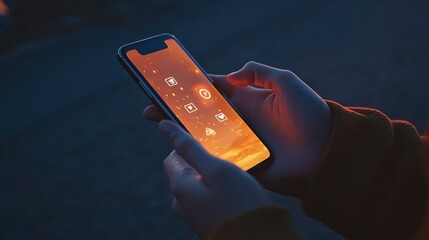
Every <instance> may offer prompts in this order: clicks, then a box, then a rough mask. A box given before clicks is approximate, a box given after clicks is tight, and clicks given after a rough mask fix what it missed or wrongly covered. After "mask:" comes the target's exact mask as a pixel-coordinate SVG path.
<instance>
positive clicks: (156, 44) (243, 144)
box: [118, 34, 270, 171]
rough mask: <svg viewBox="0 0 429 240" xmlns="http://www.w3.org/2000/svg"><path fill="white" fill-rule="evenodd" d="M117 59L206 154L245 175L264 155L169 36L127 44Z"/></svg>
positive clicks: (266, 155) (204, 75)
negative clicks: (227, 163)
mask: <svg viewBox="0 0 429 240" xmlns="http://www.w3.org/2000/svg"><path fill="white" fill-rule="evenodd" d="M118 59H119V61H120V62H121V63H122V65H123V66H124V67H125V68H126V69H127V71H128V72H129V73H130V74H131V76H132V77H133V78H134V80H135V81H136V82H137V84H138V85H139V86H140V87H141V89H142V90H143V91H144V92H145V93H146V94H147V95H148V96H149V98H150V99H151V101H152V102H153V103H154V104H156V105H158V106H159V107H160V108H161V109H162V110H163V111H164V112H165V113H166V115H167V116H168V117H169V118H170V119H171V120H173V121H175V122H176V123H178V124H179V125H180V126H182V127H183V128H184V129H185V130H186V131H188V132H189V133H190V134H191V135H192V136H193V137H194V138H195V139H196V140H198V141H199V142H200V143H201V145H202V146H203V147H204V148H205V149H206V150H207V151H208V152H209V153H210V154H212V155H214V156H216V157H218V158H221V159H224V160H227V161H230V162H232V163H234V164H235V165H237V166H238V167H240V168H241V169H243V170H244V171H247V170H250V169H252V168H254V167H255V166H257V165H260V164H261V163H262V162H264V161H265V160H267V159H268V158H269V157H270V151H269V150H268V148H267V147H266V145H265V144H264V143H263V142H262V141H261V139H260V138H259V137H258V136H257V135H256V134H255V133H254V132H253V131H252V129H251V128H250V127H249V126H248V125H247V124H246V122H245V121H244V120H243V118H242V117H241V115H240V114H239V113H238V111H237V110H236V109H235V108H234V107H233V106H232V104H231V103H230V102H229V100H228V99H227V98H226V97H225V96H224V95H223V94H222V93H221V92H220V91H219V90H218V89H216V88H215V86H214V85H213V80H211V79H210V77H209V76H208V74H207V73H206V72H205V71H204V70H203V69H202V68H201V67H200V65H199V64H198V63H197V62H196V61H195V60H194V59H193V58H192V57H191V55H190V54H189V53H188V51H187V50H186V49H185V48H184V47H183V46H182V44H181V43H180V42H179V41H178V40H177V39H176V37H174V36H173V35H171V34H161V35H157V36H154V37H151V38H147V39H144V40H141V41H137V42H134V43H130V44H127V45H125V46H122V47H121V48H119V50H118Z"/></svg>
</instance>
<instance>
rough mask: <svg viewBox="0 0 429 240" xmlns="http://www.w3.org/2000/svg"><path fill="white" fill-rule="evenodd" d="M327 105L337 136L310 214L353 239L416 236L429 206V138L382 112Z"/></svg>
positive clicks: (308, 206) (307, 202) (317, 179)
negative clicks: (427, 142)
mask: <svg viewBox="0 0 429 240" xmlns="http://www.w3.org/2000/svg"><path fill="white" fill-rule="evenodd" d="M327 103H328V104H329V106H330V108H331V110H332V113H333V122H332V131H331V137H330V140H329V143H328V145H327V148H326V150H325V154H324V156H323V159H322V160H321V162H320V165H319V167H318V169H317V171H316V173H315V175H314V177H313V178H312V179H311V183H310V186H309V189H308V192H307V195H306V197H305V198H304V200H303V207H304V210H305V212H306V213H307V214H308V215H310V216H312V217H314V218H316V219H318V220H320V221H322V222H324V223H325V224H326V225H328V226H330V227H331V228H332V229H334V230H336V231H337V232H338V233H340V234H342V235H343V236H345V237H347V238H350V239H412V238H413V237H414V236H415V235H416V233H417V232H418V229H419V227H421V224H422V219H423V218H424V214H425V211H424V210H425V207H426V205H427V192H428V191H427V190H428V189H427V179H425V176H424V172H425V170H426V165H425V161H426V162H427V158H428V156H427V155H424V154H423V152H424V149H425V147H424V146H423V144H424V141H423V139H421V138H420V137H419V134H418V133H417V131H416V129H415V128H414V127H413V126H412V125H411V124H409V123H407V122H404V121H391V120H390V119H389V118H388V117H387V116H385V115H384V114H383V113H381V112H379V111H377V110H372V109H366V108H345V107H342V106H341V105H339V104H337V103H335V102H331V101H327Z"/></svg>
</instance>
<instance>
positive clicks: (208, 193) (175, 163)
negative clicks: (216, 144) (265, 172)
mask: <svg viewBox="0 0 429 240" xmlns="http://www.w3.org/2000/svg"><path fill="white" fill-rule="evenodd" d="M159 128H160V130H161V132H162V133H163V135H165V136H166V137H167V139H168V141H169V142H170V143H171V144H172V145H173V146H174V148H175V150H174V151H173V152H172V153H171V154H170V155H169V156H168V157H167V158H166V159H165V161H164V169H165V172H166V174H167V176H168V180H169V183H170V188H171V191H172V193H173V195H174V200H173V210H174V211H175V213H176V214H177V215H178V216H179V217H181V218H182V219H183V220H184V221H185V222H186V223H187V224H188V225H189V226H190V228H191V229H192V230H193V231H194V232H195V233H196V234H197V235H199V236H200V237H207V236H208V235H209V234H210V232H211V231H212V230H213V229H214V228H215V227H216V226H217V225H218V224H220V223H221V222H222V221H224V220H226V219H228V218H231V217H234V216H237V215H239V214H241V213H244V212H246V211H248V210H250V209H254V208H258V207H262V206H266V205H269V204H270V203H271V200H270V198H269V197H268V194H267V193H266V191H265V190H264V189H263V188H262V186H261V185H259V183H258V182H257V181H256V180H255V179H254V178H253V177H252V176H250V175H249V174H248V173H246V172H244V171H242V170H241V169H239V168H238V167H236V166H235V165H234V164H232V163H229V162H227V161H224V160H221V159H218V158H216V157H214V156H212V155H210V154H209V153H208V152H207V151H206V150H204V148H203V147H202V146H201V145H200V144H199V143H198V142H197V141H196V140H195V139H194V138H193V137H191V136H190V135H189V134H188V133H187V132H186V131H184V130H183V129H182V128H180V127H179V126H178V125H176V124H175V123H173V122H172V121H169V120H163V121H161V122H160V124H159Z"/></svg>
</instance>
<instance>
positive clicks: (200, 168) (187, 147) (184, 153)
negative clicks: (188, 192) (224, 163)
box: [159, 120, 220, 176]
mask: <svg viewBox="0 0 429 240" xmlns="http://www.w3.org/2000/svg"><path fill="white" fill-rule="evenodd" d="M159 129H160V130H161V132H162V134H163V135H164V136H166V137H167V139H168V141H169V142H170V143H171V144H172V145H173V147H174V148H175V150H176V152H177V153H178V154H179V155H180V156H181V157H182V158H183V159H184V160H185V161H186V162H187V163H188V164H189V165H190V166H192V167H193V168H194V169H195V170H197V172H199V173H200V174H201V175H203V176H204V175H206V174H207V173H209V171H210V169H214V168H215V167H216V166H217V165H218V164H219V162H220V161H218V160H217V159H216V158H214V157H213V156H212V155H210V154H209V153H208V152H207V151H206V150H205V149H204V148H203V147H202V146H201V145H200V144H199V143H198V142H197V140H195V139H194V138H193V137H192V136H191V135H189V133H187V132H186V131H185V130H183V129H182V128H181V127H179V126H178V125H177V124H175V123H173V122H172V121H169V120H162V121H161V122H160V123H159Z"/></svg>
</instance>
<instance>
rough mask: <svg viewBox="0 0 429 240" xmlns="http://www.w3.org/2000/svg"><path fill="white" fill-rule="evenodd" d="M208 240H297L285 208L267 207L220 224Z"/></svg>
mask: <svg viewBox="0 0 429 240" xmlns="http://www.w3.org/2000/svg"><path fill="white" fill-rule="evenodd" d="M208 239H209V240H218V239H219V240H240V239H245V240H261V239H269V240H298V239H300V238H299V237H298V235H297V234H296V232H295V231H294V229H293V227H292V224H291V223H290V221H289V217H288V214H287V210H286V209H285V208H281V207H276V206H268V207H263V208H258V209H254V210H252V211H249V212H246V213H243V214H241V215H239V216H237V217H235V218H231V219H229V220H227V221H224V222H222V223H221V224H220V225H219V226H218V227H217V228H216V229H215V230H214V231H213V232H212V234H211V235H210V237H209V238H208Z"/></svg>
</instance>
